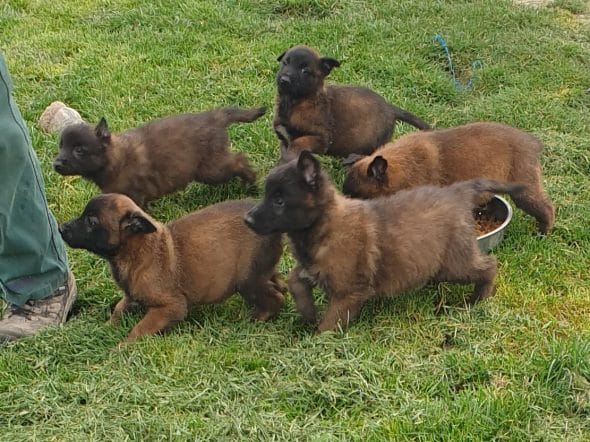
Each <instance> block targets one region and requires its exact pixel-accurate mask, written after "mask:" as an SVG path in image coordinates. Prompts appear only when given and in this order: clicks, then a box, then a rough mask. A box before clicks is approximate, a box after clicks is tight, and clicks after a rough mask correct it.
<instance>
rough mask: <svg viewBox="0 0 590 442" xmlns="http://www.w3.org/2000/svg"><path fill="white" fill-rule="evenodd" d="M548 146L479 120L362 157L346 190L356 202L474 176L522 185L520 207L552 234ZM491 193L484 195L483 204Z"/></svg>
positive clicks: (518, 195)
mask: <svg viewBox="0 0 590 442" xmlns="http://www.w3.org/2000/svg"><path fill="white" fill-rule="evenodd" d="M542 149H543V144H542V143H541V141H539V140H538V139H537V138H536V137H534V136H533V135H531V134H528V133H526V132H524V131H521V130H519V129H516V128H514V127H510V126H507V125H505V124H500V123H492V122H480V123H471V124H465V125H462V126H458V127H453V128H450V129H440V130H433V131H429V132H416V133H412V134H407V135H404V136H402V137H401V138H399V139H397V140H396V141H394V142H392V143H388V144H386V145H384V146H383V147H381V148H379V149H378V150H376V151H375V152H374V153H373V154H372V155H369V156H366V157H360V158H359V159H358V161H356V162H355V163H354V164H353V165H352V167H351V168H350V170H349V172H348V175H347V177H346V179H345V181H344V186H343V188H342V190H343V192H344V194H346V195H349V196H352V197H356V198H374V197H377V196H382V195H390V194H392V193H395V192H397V191H399V190H402V189H408V188H410V187H415V186H423V185H426V184H435V185H441V186H445V185H449V184H451V183H455V182H458V181H466V180H469V179H474V178H489V179H494V180H498V181H508V182H514V183H520V184H522V185H524V186H526V187H525V188H524V189H523V191H522V192H519V193H513V194H512V199H513V200H514V204H516V206H517V207H519V208H521V209H522V210H524V211H525V212H526V213H528V214H529V215H531V216H533V217H535V218H536V220H537V223H538V227H539V231H540V232H541V233H543V234H545V233H547V232H548V231H549V230H551V227H552V226H553V223H554V221H555V210H554V208H553V205H552V204H551V201H550V200H549V198H548V197H547V195H546V194H545V192H544V190H543V184H542V177H541V161H540V159H539V156H540V154H541V151H542ZM490 196H491V195H482V201H481V203H482V204H485V202H486V201H485V199H486V197H487V199H489V197H490Z"/></svg>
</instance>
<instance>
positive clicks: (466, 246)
mask: <svg viewBox="0 0 590 442" xmlns="http://www.w3.org/2000/svg"><path fill="white" fill-rule="evenodd" d="M519 190H521V186H519V185H518V184H508V183H500V182H497V181H492V180H472V181H465V182H462V183H457V184H453V185H451V186H449V187H436V186H425V187H417V188H415V189H411V190H406V191H401V192H399V193H397V194H395V195H392V196H388V197H382V198H378V199H374V200H355V199H349V198H347V197H345V196H343V195H342V194H340V193H338V191H337V190H336V188H335V187H334V185H333V184H332V183H331V182H330V180H329V178H328V177H327V175H326V174H325V173H324V172H323V171H322V170H321V168H320V164H319V162H318V161H317V159H316V158H314V157H313V155H312V154H311V153H309V152H307V151H304V152H302V153H301V154H300V156H299V158H298V160H294V161H291V162H289V163H287V164H284V165H281V166H278V167H276V168H275V169H273V170H272V171H271V172H270V174H269V175H268V177H267V178H266V182H265V193H264V199H263V200H262V201H261V202H259V203H258V204H257V205H256V206H255V207H254V208H252V209H251V210H249V211H248V213H247V214H246V216H245V218H244V219H245V222H246V224H248V226H250V227H251V228H252V229H253V230H254V231H255V232H257V233H260V234H272V235H275V234H277V233H280V232H286V233H287V235H288V237H289V240H290V243H291V249H292V251H293V254H294V255H295V258H296V259H297V266H296V267H295V268H293V270H292V271H291V273H290V275H289V281H288V285H289V290H290V292H291V294H292V296H293V299H294V301H295V304H296V306H297V309H298V311H299V312H300V314H301V315H302V316H303V318H304V319H305V320H306V321H308V322H310V323H315V322H316V307H315V305H314V300H313V297H312V288H313V287H314V286H319V287H320V288H321V289H322V290H323V291H324V292H325V294H326V297H327V300H328V305H327V309H326V312H325V314H324V315H323V317H322V319H321V320H320V322H319V325H318V331H320V332H321V331H325V330H334V329H337V328H338V327H341V328H343V329H344V328H346V327H347V325H348V323H349V322H350V321H352V320H353V319H354V318H355V317H356V316H357V314H358V313H359V311H360V309H361V307H362V305H363V304H364V303H365V301H367V300H368V299H371V298H373V297H375V296H382V295H396V294H399V293H401V292H404V291H407V290H410V289H415V288H419V287H422V286H423V285H425V284H427V283H431V282H443V281H447V282H455V283H462V284H468V283H473V284H474V285H475V288H474V291H473V293H472V295H471V296H470V298H469V303H470V304H473V303H475V302H476V301H478V300H480V299H483V298H486V297H488V296H491V295H493V293H494V279H495V276H496V271H497V265H496V259H495V258H494V257H492V256H488V255H485V254H484V253H482V252H481V251H480V249H479V247H478V245H477V238H476V230H475V226H474V223H475V221H474V218H473V213H472V211H473V209H474V208H475V207H476V203H475V201H476V200H477V197H478V195H479V194H480V193H481V192H501V193H509V194H512V193H514V192H518V191H519Z"/></svg>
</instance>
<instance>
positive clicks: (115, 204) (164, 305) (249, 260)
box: [60, 194, 284, 340]
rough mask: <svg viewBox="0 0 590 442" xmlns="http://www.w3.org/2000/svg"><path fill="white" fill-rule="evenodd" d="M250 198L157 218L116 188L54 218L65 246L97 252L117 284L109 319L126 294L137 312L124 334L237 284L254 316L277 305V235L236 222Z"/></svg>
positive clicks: (167, 321) (165, 321)
mask: <svg viewBox="0 0 590 442" xmlns="http://www.w3.org/2000/svg"><path fill="white" fill-rule="evenodd" d="M253 205H254V202H253V201H252V200H242V201H227V202H224V203H220V204H215V205H213V206H209V207H206V208H205V209H202V210H199V211H197V212H193V213H191V214H189V215H186V216H184V217H182V218H179V219H178V220H176V221H173V222H171V223H169V224H161V223H159V222H157V221H156V220H154V219H153V218H151V217H150V216H149V215H148V214H147V213H145V212H144V211H142V210H141V209H140V208H139V207H138V206H137V205H136V204H135V203H134V202H133V201H132V200H131V199H130V198H128V197H127V196H125V195H121V194H103V195H99V196H97V197H95V198H93V199H92V200H90V202H89V203H88V205H87V206H86V208H85V209H84V212H83V213H82V215H81V216H80V217H79V218H77V219H74V220H72V221H70V222H68V223H66V224H63V225H62V226H60V232H61V235H62V237H63V239H64V240H65V241H66V243H68V244H69V245H70V246H71V247H74V248H83V249H86V250H89V251H91V252H93V253H96V254H97V255H99V256H101V257H103V258H105V259H106V260H107V261H108V262H109V264H110V265H111V270H112V273H113V277H114V278H115V280H116V281H117V284H118V285H119V286H120V287H121V289H122V290H123V291H124V292H125V295H124V296H123V298H122V299H121V301H119V303H118V304H117V305H116V307H115V308H114V311H113V314H112V317H111V321H112V323H114V324H116V323H117V322H118V321H119V318H120V316H121V313H122V312H124V311H125V310H127V309H128V308H129V307H130V306H131V305H132V304H133V303H134V302H139V303H140V304H143V305H144V306H145V307H147V309H148V310H147V313H146V315H145V317H144V318H143V319H142V320H141V321H140V322H139V323H138V324H137V325H136V326H135V327H134V328H133V330H131V333H130V334H129V336H128V337H127V339H128V340H133V339H135V338H137V337H139V336H143V335H151V334H154V333H156V332H158V331H160V330H163V329H165V328H166V327H168V326H170V325H171V324H173V323H175V322H177V321H181V320H182V319H184V318H185V316H186V314H187V309H188V306H189V305H196V304H209V303H217V302H222V301H224V300H225V299H226V298H228V297H229V296H230V295H231V294H233V293H235V292H236V291H238V292H239V293H240V294H241V295H242V296H243V297H244V299H245V300H246V301H247V302H248V303H249V304H250V305H252V306H253V307H254V312H253V316H254V318H256V319H259V320H267V319H269V318H271V317H273V316H274V315H275V314H276V313H277V312H278V311H279V310H280V308H281V306H282V305H283V302H284V299H283V295H282V293H281V288H282V286H281V282H280V281H279V280H278V277H277V273H276V270H275V266H276V264H277V262H278V261H279V259H280V257H281V252H282V247H281V235H280V234H275V235H271V236H267V237H262V236H259V235H256V234H255V233H254V232H252V231H251V230H250V229H248V228H247V227H246V226H245V225H244V221H243V216H244V213H245V212H246V211H247V210H248V209H250V208H251V207H252V206H253Z"/></svg>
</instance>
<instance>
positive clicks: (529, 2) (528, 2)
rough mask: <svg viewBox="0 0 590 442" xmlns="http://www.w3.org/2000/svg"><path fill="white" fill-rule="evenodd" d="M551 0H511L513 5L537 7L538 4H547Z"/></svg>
mask: <svg viewBox="0 0 590 442" xmlns="http://www.w3.org/2000/svg"><path fill="white" fill-rule="evenodd" d="M552 1H553V0H513V3H514V4H515V5H525V6H533V7H535V8H538V7H540V6H547V5H548V4H550V3H552Z"/></svg>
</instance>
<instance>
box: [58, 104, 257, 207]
mask: <svg viewBox="0 0 590 442" xmlns="http://www.w3.org/2000/svg"><path fill="white" fill-rule="evenodd" d="M264 112H265V108H263V107H261V108H258V109H240V108H232V107H226V108H220V109H216V110H213V111H210V112H202V113H195V114H181V115H175V116H171V117H166V118H161V119H158V120H154V121H151V122H149V123H147V124H145V125H143V126H140V127H138V128H134V129H129V130H126V131H124V132H121V133H118V134H115V133H111V132H110V131H109V128H108V127H107V123H106V121H105V119H104V118H102V119H101V120H100V122H99V123H98V125H97V126H96V127H92V126H90V125H88V124H86V123H81V124H75V125H72V126H68V127H66V128H65V129H64V131H63V132H62V133H61V137H60V141H59V154H58V155H57V157H56V158H55V161H54V162H53V167H54V168H55V170H56V172H58V173H60V174H62V175H82V176H83V177H84V178H86V179H88V180H90V181H92V182H94V183H95V184H96V185H97V186H98V187H100V190H101V191H102V192H103V193H109V192H115V193H123V194H125V195H127V196H129V197H130V198H131V199H133V200H134V201H135V202H136V203H137V204H139V205H140V206H142V207H145V205H146V203H147V202H149V201H150V200H153V199H155V198H158V197H160V196H163V195H165V194H168V193H171V192H174V191H176V190H179V189H182V188H183V187H185V186H186V185H187V184H189V183H190V182H191V181H193V180H194V181H200V182H203V183H207V184H220V183H225V182H227V181H229V180H230V179H231V178H232V177H234V176H238V177H240V178H242V179H243V180H244V181H246V182H248V183H253V182H254V181H255V180H256V175H255V173H254V171H253V170H252V168H251V167H250V165H249V164H248V160H247V158H246V156H245V155H244V154H241V153H238V154H233V153H231V152H230V151H229V137H228V134H227V127H228V126H229V125H230V124H231V123H235V122H238V121H242V122H251V121H254V120H256V119H257V118H259V117H260V116H261V115H262V114H264Z"/></svg>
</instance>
